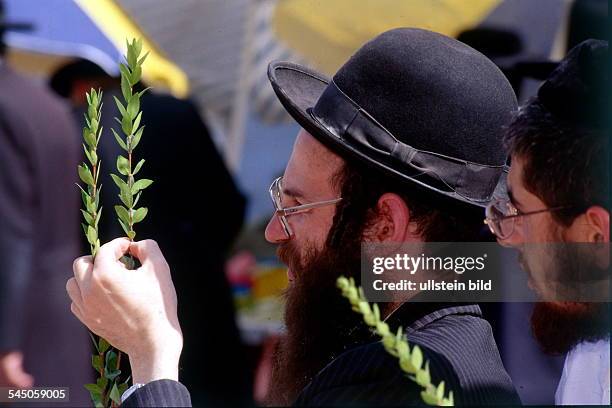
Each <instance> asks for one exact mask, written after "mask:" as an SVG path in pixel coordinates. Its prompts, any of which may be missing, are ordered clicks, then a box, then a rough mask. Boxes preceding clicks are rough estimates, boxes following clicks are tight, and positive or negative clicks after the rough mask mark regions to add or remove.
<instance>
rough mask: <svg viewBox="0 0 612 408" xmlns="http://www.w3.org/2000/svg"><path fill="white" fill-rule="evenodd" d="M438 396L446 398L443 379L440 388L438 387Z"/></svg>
mask: <svg viewBox="0 0 612 408" xmlns="http://www.w3.org/2000/svg"><path fill="white" fill-rule="evenodd" d="M436 397H438V399H442V398H444V381H441V382H440V384H438V388H437V389H436Z"/></svg>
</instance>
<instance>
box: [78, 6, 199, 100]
mask: <svg viewBox="0 0 612 408" xmlns="http://www.w3.org/2000/svg"><path fill="white" fill-rule="evenodd" d="M75 1H76V2H77V4H78V5H79V6H80V7H81V9H82V10H83V11H84V12H85V13H87V15H88V16H89V17H90V18H91V19H92V20H93V21H94V23H95V24H96V25H97V26H98V27H99V28H100V30H101V31H102V32H104V34H106V36H107V37H108V38H109V39H110V40H111V41H112V42H113V44H115V46H116V47H117V48H118V49H120V50H123V52H124V53H125V52H127V48H126V43H125V42H126V40H131V39H132V38H142V42H143V45H142V49H143V51H145V52H146V51H149V56H148V57H147V59H146V60H145V62H144V65H143V68H142V76H143V79H144V81H145V82H147V83H148V84H150V85H152V86H154V87H161V88H165V89H168V90H170V92H172V94H174V95H175V96H177V97H179V98H184V97H186V96H187V95H188V93H189V79H188V78H187V75H186V74H185V73H184V72H183V71H182V70H181V69H180V68H179V67H178V66H177V65H175V64H174V63H173V62H172V61H170V60H168V59H167V58H166V57H165V56H164V55H163V53H162V52H161V51H160V50H159V49H158V48H157V47H156V46H155V45H154V44H153V43H152V42H151V41H150V40H149V39H148V38H147V36H146V35H145V34H144V33H143V32H142V31H141V30H140V28H139V27H138V26H137V25H136V24H135V23H134V22H133V21H132V20H131V19H130V18H129V16H128V15H127V14H126V13H125V12H124V10H123V9H121V7H119V5H118V4H117V3H116V2H115V1H113V0H95V1H92V0H75Z"/></svg>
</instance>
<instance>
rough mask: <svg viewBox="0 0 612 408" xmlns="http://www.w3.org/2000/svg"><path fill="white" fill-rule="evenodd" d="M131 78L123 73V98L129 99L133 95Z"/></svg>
mask: <svg viewBox="0 0 612 408" xmlns="http://www.w3.org/2000/svg"><path fill="white" fill-rule="evenodd" d="M129 81H130V80H129V79H128V78H127V77H126V76H125V75H121V93H122V94H123V99H125V100H126V101H128V100H129V99H130V98H131V97H132V88H131V87H130V82H129Z"/></svg>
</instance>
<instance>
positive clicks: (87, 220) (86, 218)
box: [81, 210, 94, 225]
mask: <svg viewBox="0 0 612 408" xmlns="http://www.w3.org/2000/svg"><path fill="white" fill-rule="evenodd" d="M81 213H83V218H85V221H86V222H87V224H89V225H92V224H93V221H94V219H93V218H92V216H91V215H90V214H89V213H88V212H87V211H85V210H81Z"/></svg>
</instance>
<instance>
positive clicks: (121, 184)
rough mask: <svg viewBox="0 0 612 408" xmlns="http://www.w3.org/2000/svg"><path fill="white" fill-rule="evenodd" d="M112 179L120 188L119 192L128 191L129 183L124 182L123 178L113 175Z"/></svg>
mask: <svg viewBox="0 0 612 408" xmlns="http://www.w3.org/2000/svg"><path fill="white" fill-rule="evenodd" d="M111 177H112V179H113V181H114V182H115V184H116V185H117V187H119V190H123V189H126V190H127V189H128V185H127V183H126V182H125V181H123V180H122V179H121V177H119V176H117V175H116V174H111Z"/></svg>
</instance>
